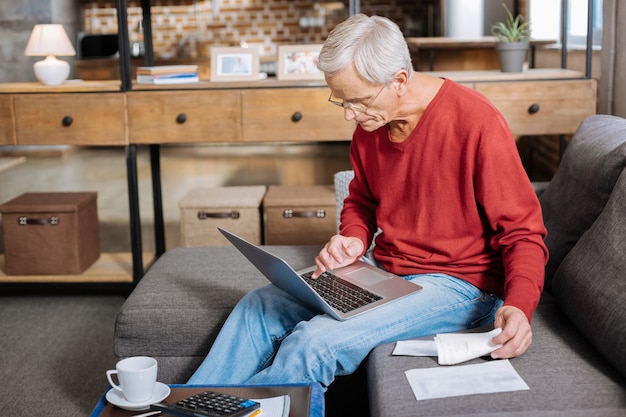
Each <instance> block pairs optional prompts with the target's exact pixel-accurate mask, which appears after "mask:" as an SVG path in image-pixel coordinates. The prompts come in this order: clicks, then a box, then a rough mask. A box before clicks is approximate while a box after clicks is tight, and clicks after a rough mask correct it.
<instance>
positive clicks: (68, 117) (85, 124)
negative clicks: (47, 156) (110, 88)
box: [14, 93, 127, 145]
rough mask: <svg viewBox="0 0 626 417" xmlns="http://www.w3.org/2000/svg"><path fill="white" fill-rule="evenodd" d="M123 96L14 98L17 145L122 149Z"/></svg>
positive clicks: (71, 95) (15, 96) (58, 95)
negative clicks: (110, 146) (109, 146)
mask: <svg viewBox="0 0 626 417" xmlns="http://www.w3.org/2000/svg"><path fill="white" fill-rule="evenodd" d="M125 102H126V100H125V97H124V95H123V94H115V93H76V94H16V95H14V106H15V126H16V134H17V144H18V145H59V144H63V145H125V144H126V143H127V141H126V124H125V123H124V121H125V120H126V106H125Z"/></svg>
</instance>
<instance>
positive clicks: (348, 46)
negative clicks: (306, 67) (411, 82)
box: [317, 14, 413, 85]
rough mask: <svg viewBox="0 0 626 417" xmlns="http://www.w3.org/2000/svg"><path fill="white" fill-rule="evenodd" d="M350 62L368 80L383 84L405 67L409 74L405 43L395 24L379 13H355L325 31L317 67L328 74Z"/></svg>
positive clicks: (409, 65) (411, 70)
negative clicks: (368, 14)
mask: <svg viewBox="0 0 626 417" xmlns="http://www.w3.org/2000/svg"><path fill="white" fill-rule="evenodd" d="M350 65H354V67H355V69H356V72H357V74H359V75H360V76H361V77H363V79H364V80H365V81H366V82H368V83H370V84H374V85H375V84H378V85H380V84H387V83H389V82H391V81H393V77H394V74H395V73H396V72H398V71H400V70H403V69H404V70H406V71H407V73H408V75H409V78H411V77H412V76H413V65H412V63H411V55H410V53H409V48H408V45H407V43H406V41H405V39H404V36H403V35H402V32H401V31H400V28H399V27H398V25H396V24H395V23H394V22H392V21H391V20H389V19H387V18H385V17H381V16H371V17H368V16H366V15H364V14H358V15H355V16H352V17H350V18H348V19H347V20H345V21H344V22H342V23H340V24H339V25H337V26H336V27H335V28H334V29H333V30H332V31H331V32H330V34H329V35H328V39H326V42H324V45H323V47H322V50H321V52H320V55H319V60H318V64H317V67H318V68H319V70H320V71H322V72H324V73H325V74H328V75H330V76H332V75H334V74H336V73H337V72H339V71H341V70H343V69H345V68H347V67H349V66H350Z"/></svg>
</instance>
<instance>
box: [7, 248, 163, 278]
mask: <svg viewBox="0 0 626 417" xmlns="http://www.w3.org/2000/svg"><path fill="white" fill-rule="evenodd" d="M153 258H154V254H152V253H144V254H143V261H144V265H147V264H149V263H150V262H151V261H152V259H153ZM132 265H133V261H132V256H131V254H130V252H120V253H103V254H101V255H100V258H99V259H98V260H97V261H96V262H95V263H94V264H93V265H92V266H91V267H90V268H89V269H87V270H86V271H85V272H83V273H82V274H78V275H6V274H5V273H4V254H2V255H0V284H3V283H12V284H13V283H68V284H75V283H132V282H133V266H132Z"/></svg>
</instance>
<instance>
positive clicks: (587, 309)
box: [553, 170, 626, 376]
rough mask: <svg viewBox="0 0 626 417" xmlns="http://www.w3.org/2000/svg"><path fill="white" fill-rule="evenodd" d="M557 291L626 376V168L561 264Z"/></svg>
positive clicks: (576, 319)
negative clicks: (595, 216) (587, 228)
mask: <svg viewBox="0 0 626 417" xmlns="http://www.w3.org/2000/svg"><path fill="white" fill-rule="evenodd" d="M553 293H554V296H555V298H556V299H557V300H558V302H559V303H560V304H561V306H562V307H563V310H564V311H565V313H566V314H567V315H568V317H569V318H570V319H571V320H572V322H573V323H574V324H575V325H576V326H577V327H578V329H579V330H580V331H581V333H583V334H584V335H585V336H586V337H587V338H588V339H589V341H590V342H591V343H592V344H593V345H594V346H595V347H596V348H597V349H598V350H599V351H600V352H602V354H603V355H604V356H605V357H606V358H607V359H608V360H609V362H611V363H612V364H613V365H614V366H615V367H616V368H617V369H618V370H619V371H620V372H621V373H622V374H623V375H625V376H626V308H624V306H626V170H625V171H624V172H622V174H621V175H620V177H619V180H618V181H617V184H616V185H615V188H614V189H613V193H612V194H611V197H610V198H609V201H608V202H607V205H606V207H605V208H604V210H603V211H602V213H601V214H600V216H599V217H598V219H597V220H596V222H595V223H594V224H593V225H592V226H591V227H590V228H589V230H587V232H585V234H583V236H582V237H581V238H580V240H579V241H578V243H577V244H576V245H575V246H574V248H572V250H571V251H570V252H569V254H568V255H567V256H566V257H565V259H564V260H563V262H562V263H561V266H560V267H559V269H558V270H557V272H556V274H555V275H554V281H553Z"/></svg>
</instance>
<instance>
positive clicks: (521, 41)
mask: <svg viewBox="0 0 626 417" xmlns="http://www.w3.org/2000/svg"><path fill="white" fill-rule="evenodd" d="M502 6H503V7H504V9H505V10H506V14H507V19H506V21H504V22H496V23H494V24H493V25H491V34H492V35H493V36H494V37H495V38H496V50H497V51H498V58H499V59H500V69H501V71H502V72H522V68H523V67H524V61H525V60H526V54H527V52H528V39H529V38H530V30H529V27H528V22H525V21H524V18H523V17H522V15H520V14H518V15H517V16H515V17H513V13H511V11H510V10H509V8H508V7H506V4H504V3H503V4H502Z"/></svg>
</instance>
